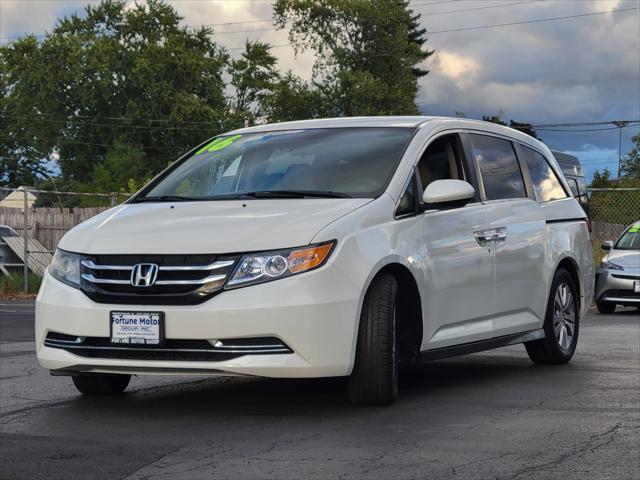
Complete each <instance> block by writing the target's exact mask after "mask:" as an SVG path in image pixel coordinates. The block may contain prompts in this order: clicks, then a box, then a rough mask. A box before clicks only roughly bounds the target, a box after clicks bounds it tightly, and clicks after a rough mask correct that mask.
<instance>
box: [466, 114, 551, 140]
mask: <svg viewBox="0 0 640 480" xmlns="http://www.w3.org/2000/svg"><path fill="white" fill-rule="evenodd" d="M456 113H457V112H456ZM503 115H504V112H503V111H502V110H501V111H500V112H498V114H497V115H483V116H482V120H483V121H485V122H491V123H497V124H498V125H504V126H505V127H507V126H508V127H511V128H513V129H514V130H518V131H520V132H522V133H526V134H527V135H529V136H531V137H533V138H536V139H538V140H542V139H541V138H540V137H538V134H537V133H536V131H535V129H534V128H533V125H531V124H530V123H522V122H516V121H515V120H509V124H507V123H505V122H504V121H503V120H502V116H503Z"/></svg>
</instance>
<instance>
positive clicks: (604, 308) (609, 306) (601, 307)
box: [596, 302, 616, 314]
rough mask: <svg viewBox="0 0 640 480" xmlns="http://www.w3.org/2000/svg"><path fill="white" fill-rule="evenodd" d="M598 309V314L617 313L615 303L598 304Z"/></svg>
mask: <svg viewBox="0 0 640 480" xmlns="http://www.w3.org/2000/svg"><path fill="white" fill-rule="evenodd" d="M596 307H598V312H600V313H603V314H611V313H613V312H615V311H616V304H615V303H603V302H596Z"/></svg>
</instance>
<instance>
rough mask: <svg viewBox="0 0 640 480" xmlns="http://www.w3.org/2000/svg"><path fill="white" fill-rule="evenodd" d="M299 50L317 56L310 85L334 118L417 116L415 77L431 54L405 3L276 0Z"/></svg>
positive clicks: (402, 0) (280, 17) (424, 72)
mask: <svg viewBox="0 0 640 480" xmlns="http://www.w3.org/2000/svg"><path fill="white" fill-rule="evenodd" d="M274 11H275V20H276V24H277V25H279V26H280V27H281V28H284V27H285V26H289V27H290V30H289V39H290V41H291V43H292V44H293V45H295V46H296V47H295V48H296V50H297V51H298V52H300V51H303V50H307V49H313V50H315V51H316V52H317V57H316V63H315V65H314V72H313V83H314V85H316V86H318V90H319V92H318V93H319V94H320V95H321V96H322V97H323V99H324V100H325V109H326V110H327V111H329V112H330V113H331V114H332V115H336V116H352V115H393V114H405V115H406V114H416V113H418V112H419V110H418V107H417V105H416V103H415V98H416V95H417V93H418V79H419V78H421V77H424V76H425V75H427V73H428V71H427V70H425V69H424V68H423V67H422V65H423V62H424V60H426V59H427V58H428V57H429V56H430V55H431V54H432V53H433V52H432V51H429V50H426V49H424V48H423V47H424V44H425V42H426V38H425V36H424V35H425V33H426V30H425V29H423V28H420V26H419V22H418V19H419V17H420V16H419V15H416V14H414V13H413V11H412V10H411V9H410V8H409V2H408V1H406V0H324V1H322V2H317V1H314V0H277V1H276V2H275V4H274Z"/></svg>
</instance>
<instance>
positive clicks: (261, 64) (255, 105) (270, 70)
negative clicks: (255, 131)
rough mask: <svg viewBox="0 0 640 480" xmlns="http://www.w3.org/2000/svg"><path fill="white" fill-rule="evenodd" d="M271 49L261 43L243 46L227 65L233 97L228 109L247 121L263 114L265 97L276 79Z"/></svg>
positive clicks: (277, 78)
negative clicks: (234, 58) (241, 51)
mask: <svg viewBox="0 0 640 480" xmlns="http://www.w3.org/2000/svg"><path fill="white" fill-rule="evenodd" d="M270 48H271V47H270V46H269V45H268V44H266V43H262V42H249V41H247V42H246V43H245V50H244V52H243V53H242V56H241V57H240V58H239V59H237V60H231V61H230V62H229V73H230V75H231V85H232V86H233V88H234V96H233V97H232V98H231V99H230V104H231V110H232V111H233V112H234V113H236V114H238V116H244V117H245V118H247V119H248V120H249V121H253V120H254V119H255V118H257V117H259V116H261V115H262V114H263V112H262V110H261V106H262V104H263V103H264V101H265V96H267V95H268V93H269V92H270V91H271V90H272V89H273V87H274V84H275V83H276V82H277V81H278V80H279V74H278V70H277V69H276V64H277V62H278V60H277V59H276V57H274V56H273V55H272V54H271V51H270Z"/></svg>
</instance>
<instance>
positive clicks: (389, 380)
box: [349, 274, 398, 405]
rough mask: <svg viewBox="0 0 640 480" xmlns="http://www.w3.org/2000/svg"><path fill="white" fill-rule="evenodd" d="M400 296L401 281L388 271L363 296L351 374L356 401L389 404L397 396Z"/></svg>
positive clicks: (354, 400)
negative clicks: (398, 309) (398, 308)
mask: <svg viewBox="0 0 640 480" xmlns="http://www.w3.org/2000/svg"><path fill="white" fill-rule="evenodd" d="M397 298H398V283H397V282H396V279H395V278H394V277H393V275H389V274H382V275H380V276H379V277H378V278H376V279H375V280H374V281H373V284H372V285H371V286H370V287H369V290H368V291H367V294H366V296H365V298H364V304H363V306H362V314H361V316H360V327H359V329H358V341H357V346H356V358H355V364H354V366H353V372H352V373H351V377H349V398H350V399H351V402H352V403H354V404H360V405H390V404H392V403H393V402H395V401H396V399H397V398H398V332H397V328H398V326H397V323H396V318H395V312H396V304H397Z"/></svg>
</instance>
